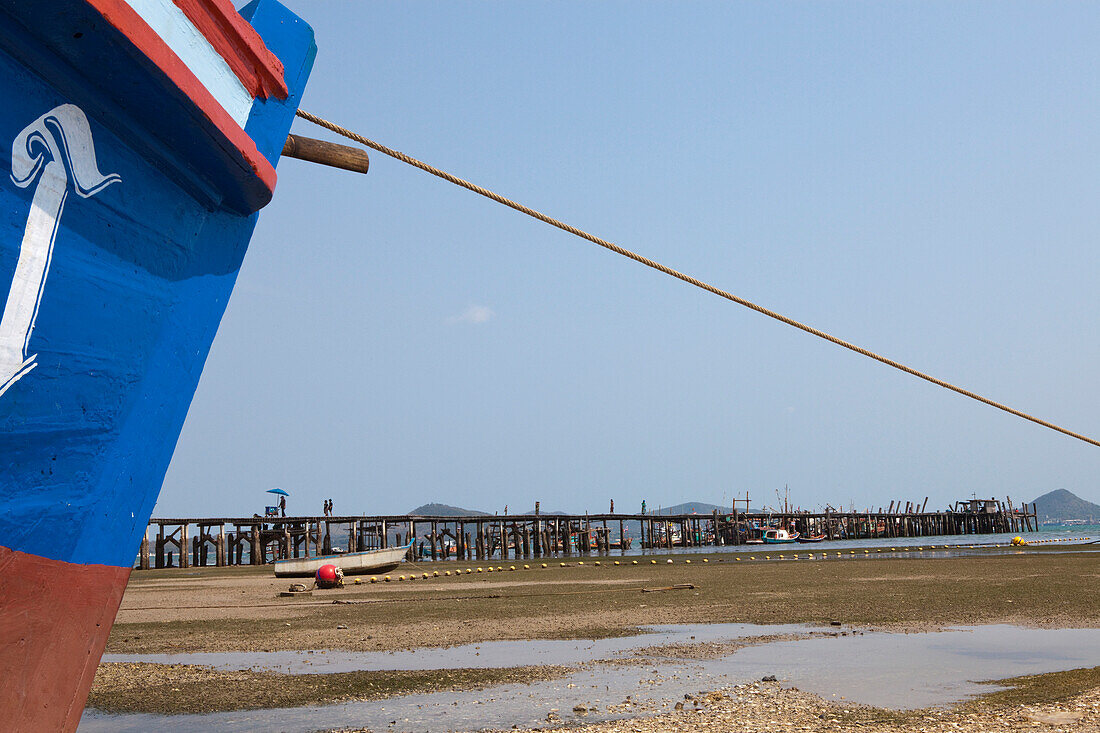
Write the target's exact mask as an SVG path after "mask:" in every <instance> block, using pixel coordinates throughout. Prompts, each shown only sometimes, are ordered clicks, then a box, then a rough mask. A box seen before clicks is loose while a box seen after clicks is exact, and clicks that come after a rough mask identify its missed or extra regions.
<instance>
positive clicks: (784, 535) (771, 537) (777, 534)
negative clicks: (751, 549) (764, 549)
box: [761, 527, 798, 545]
mask: <svg viewBox="0 0 1100 733" xmlns="http://www.w3.org/2000/svg"><path fill="white" fill-rule="evenodd" d="M761 539H763V540H764V544H765V545H786V544H789V543H791V542H795V541H796V540H797V539H798V532H788V531H787V530H785V529H777V528H775V527H772V528H769V529H765V530H764V536H763V537H762V538H761Z"/></svg>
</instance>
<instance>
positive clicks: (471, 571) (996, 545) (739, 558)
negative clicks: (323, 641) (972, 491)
mask: <svg viewBox="0 0 1100 733" xmlns="http://www.w3.org/2000/svg"><path fill="white" fill-rule="evenodd" d="M1090 540H1092V538H1091V537H1073V538H1065V539H1063V538H1053V539H1045V540H1029V541H1025V542H1023V543H1022V544H1019V545H1012V544H1000V543H994V544H969V545H939V546H937V545H928V546H927V547H925V546H924V545H919V546H917V547H912V546H905V547H874V548H864V550H863V554H864V555H870V554H871V550H872V549H873V550H874V551H875V552H923V551H924V550H926V549H927V550H938V549H943V550H949V549H952V548H954V549H978V548H986V547H988V548H1006V547H1027V546H1029V545H1040V544H1050V543H1056V542H1088V541H1090ZM742 554H743V553H739V554H735V555H734V557H733V560H734V561H735V562H741V561H742V560H745V559H748V560H752V561H756V560H761V561H764V560H772V559H773V556H772V555H764V556H763V557H759V558H758V557H757V556H756V555H749V556H747V558H746V557H743V556H741V555H742ZM843 554H844V553H843V551H840V550H838V551H837V553H836V557H843ZM848 555H849V556H855V555H856V551H855V550H848ZM787 557H788V556H787V554H786V553H782V552H781V553H779V554H777V555H775V556H774V559H777V560H786V559H787ZM790 557H791V559H792V560H800V559H802V557H801V556H800V555H799V554H794V555H791V556H790ZM818 557H819V558H820V559H823V560H824V559H827V558H828V557H829V553H828V552H824V551H823V552H820V553H818V554H817V555H816V556H815V555H814V553H812V552H809V553H807V554H806V559H807V560H814V559H817V558H818ZM699 561H700V562H704V563H709V562H710V558H707V557H704V558H699ZM666 562H667V564H669V565H672V564H674V563H675V560H673V559H672V558H668V559H667V560H666ZM691 562H692V559H691V558H684V564H685V565H690V564H691ZM719 562H722V559H721V558H720V559H719ZM624 563H625V561H619V560H615V561H613V562H612V564H611V565H608V566H607V567H612V566H614V567H619V566H621V565H623V564H624ZM649 563H650V565H656V564H657V561H656V560H654V559H650V561H649ZM630 564H631V565H632V566H633V565H638V561H637V560H631V561H630ZM583 565H584V560H578V561H577V566H583ZM558 566H559V567H563V568H564V567H570V566H569V565H568V564H567V563H565V562H559V563H558ZM548 567H549V565H548V564H547V563H540V564H539V567H538V568H537V569H546V568H548ZM589 567H604V566H603V564H602V563H601V562H600V561H599V560H596V561H594V562H593V563H592V564H591V565H590V566H589ZM517 569H518V568H517V567H516V566H515V565H510V566H508V568H507V572H514V571H516V570H517ZM522 569H523V570H531V569H532V567H531V565H529V564H525V565H523V568H522ZM493 572H496V573H502V572H506V570H505V568H504V566H501V565H498V566H497V567H493V566H491V565H488V566H485V567H478V568H475V567H468V568H466V569H465V570H462V569H455V570H454V571H451V570H444V571H443V572H442V573H440V571H438V570H435V571H432V573H431V575H429V574H428V573H420V575H417V574H415V573H411V574H409V575H407V576H406V575H398V576H397V577H396V578H394V577H393V576H390V575H384V576H382V577H381V578H379V577H378V576H373V575H372V576H371V577H370V578H369V580H368V581H367V582H370V583H378V582H383V583H389V582H392V581H394V580H396V581H398V582H401V581H405V580H410V581H412V580H416V579H417V578H420V579H423V580H429V579H431V578H440V577H448V578H449V577H452V575H453V576H454V577H458V576H460V575H463V574H466V575H471V574H474V573H493ZM353 582H354V583H355V584H356V585H359V584H361V583H362V582H363V581H362V580H361V579H359V578H356V579H355V580H354V581H353Z"/></svg>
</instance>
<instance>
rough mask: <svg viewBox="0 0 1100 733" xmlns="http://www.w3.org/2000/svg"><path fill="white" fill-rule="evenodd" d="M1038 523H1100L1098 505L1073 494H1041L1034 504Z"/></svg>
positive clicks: (1066, 492) (1054, 492)
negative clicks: (1082, 521) (1060, 521)
mask: <svg viewBox="0 0 1100 733" xmlns="http://www.w3.org/2000/svg"><path fill="white" fill-rule="evenodd" d="M1033 503H1034V504H1036V505H1037V506H1036V513H1037V514H1038V515H1039V521H1040V522H1043V521H1059V520H1062V521H1064V520H1067V519H1069V520H1084V521H1087V522H1089V523H1093V522H1100V505H1098V504H1093V503H1092V502H1091V501H1085V500H1084V499H1082V498H1081V497H1079V496H1077V495H1076V494H1074V493H1073V492H1070V491H1066V490H1065V489H1056V490H1054V491H1051V492H1049V493H1047V494H1043V495H1042V496H1040V497H1039V498H1038V499H1036V500H1035V501H1034V502H1033Z"/></svg>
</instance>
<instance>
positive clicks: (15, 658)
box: [0, 546, 130, 732]
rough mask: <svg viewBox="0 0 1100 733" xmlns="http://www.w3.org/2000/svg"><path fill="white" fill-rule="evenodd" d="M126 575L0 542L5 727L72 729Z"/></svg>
mask: <svg viewBox="0 0 1100 733" xmlns="http://www.w3.org/2000/svg"><path fill="white" fill-rule="evenodd" d="M129 577H130V569H129V568H119V567H114V566H111V565H79V564H75V563H68V562H62V561H60V560H50V559H47V558H44V557H39V556H37V555H29V554H27V553H24V552H18V551H15V550H11V549H8V548H7V547H2V546H0V670H5V671H6V672H7V674H6V675H5V679H4V682H3V684H0V710H2V711H3V712H4V716H5V718H4V722H3V727H4V730H6V731H13V732H22V731H28V732H29V731H47V730H48V731H75V730H76V726H77V724H78V723H79V722H80V714H81V712H82V711H83V710H84V701H85V700H86V699H87V697H88V691H89V690H90V689H91V687H92V679H93V678H94V677H95V671H96V667H98V666H99V659H100V657H101V656H103V648H104V647H105V646H106V644H107V636H108V634H109V633H110V630H111V625H112V624H113V623H114V619H115V614H116V613H118V606H119V604H120V603H121V602H122V594H123V592H124V591H125V590H126V581H127V580H128V579H129ZM74 680H76V683H75V684H74Z"/></svg>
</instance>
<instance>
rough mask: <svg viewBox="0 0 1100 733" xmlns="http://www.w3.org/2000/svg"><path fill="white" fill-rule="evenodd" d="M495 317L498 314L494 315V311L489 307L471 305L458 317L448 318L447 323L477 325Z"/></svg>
mask: <svg viewBox="0 0 1100 733" xmlns="http://www.w3.org/2000/svg"><path fill="white" fill-rule="evenodd" d="M495 315H496V313H493V309H492V308H490V307H488V306H485V305H471V306H470V307H469V308H467V309H466V310H464V311H462V312H461V313H459V314H458V315H457V316H451V317H450V318H448V319H447V323H472V324H475V325H476V324H479V323H485V322H487V321H489V320H490V319H492V317H493V316H495Z"/></svg>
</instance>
